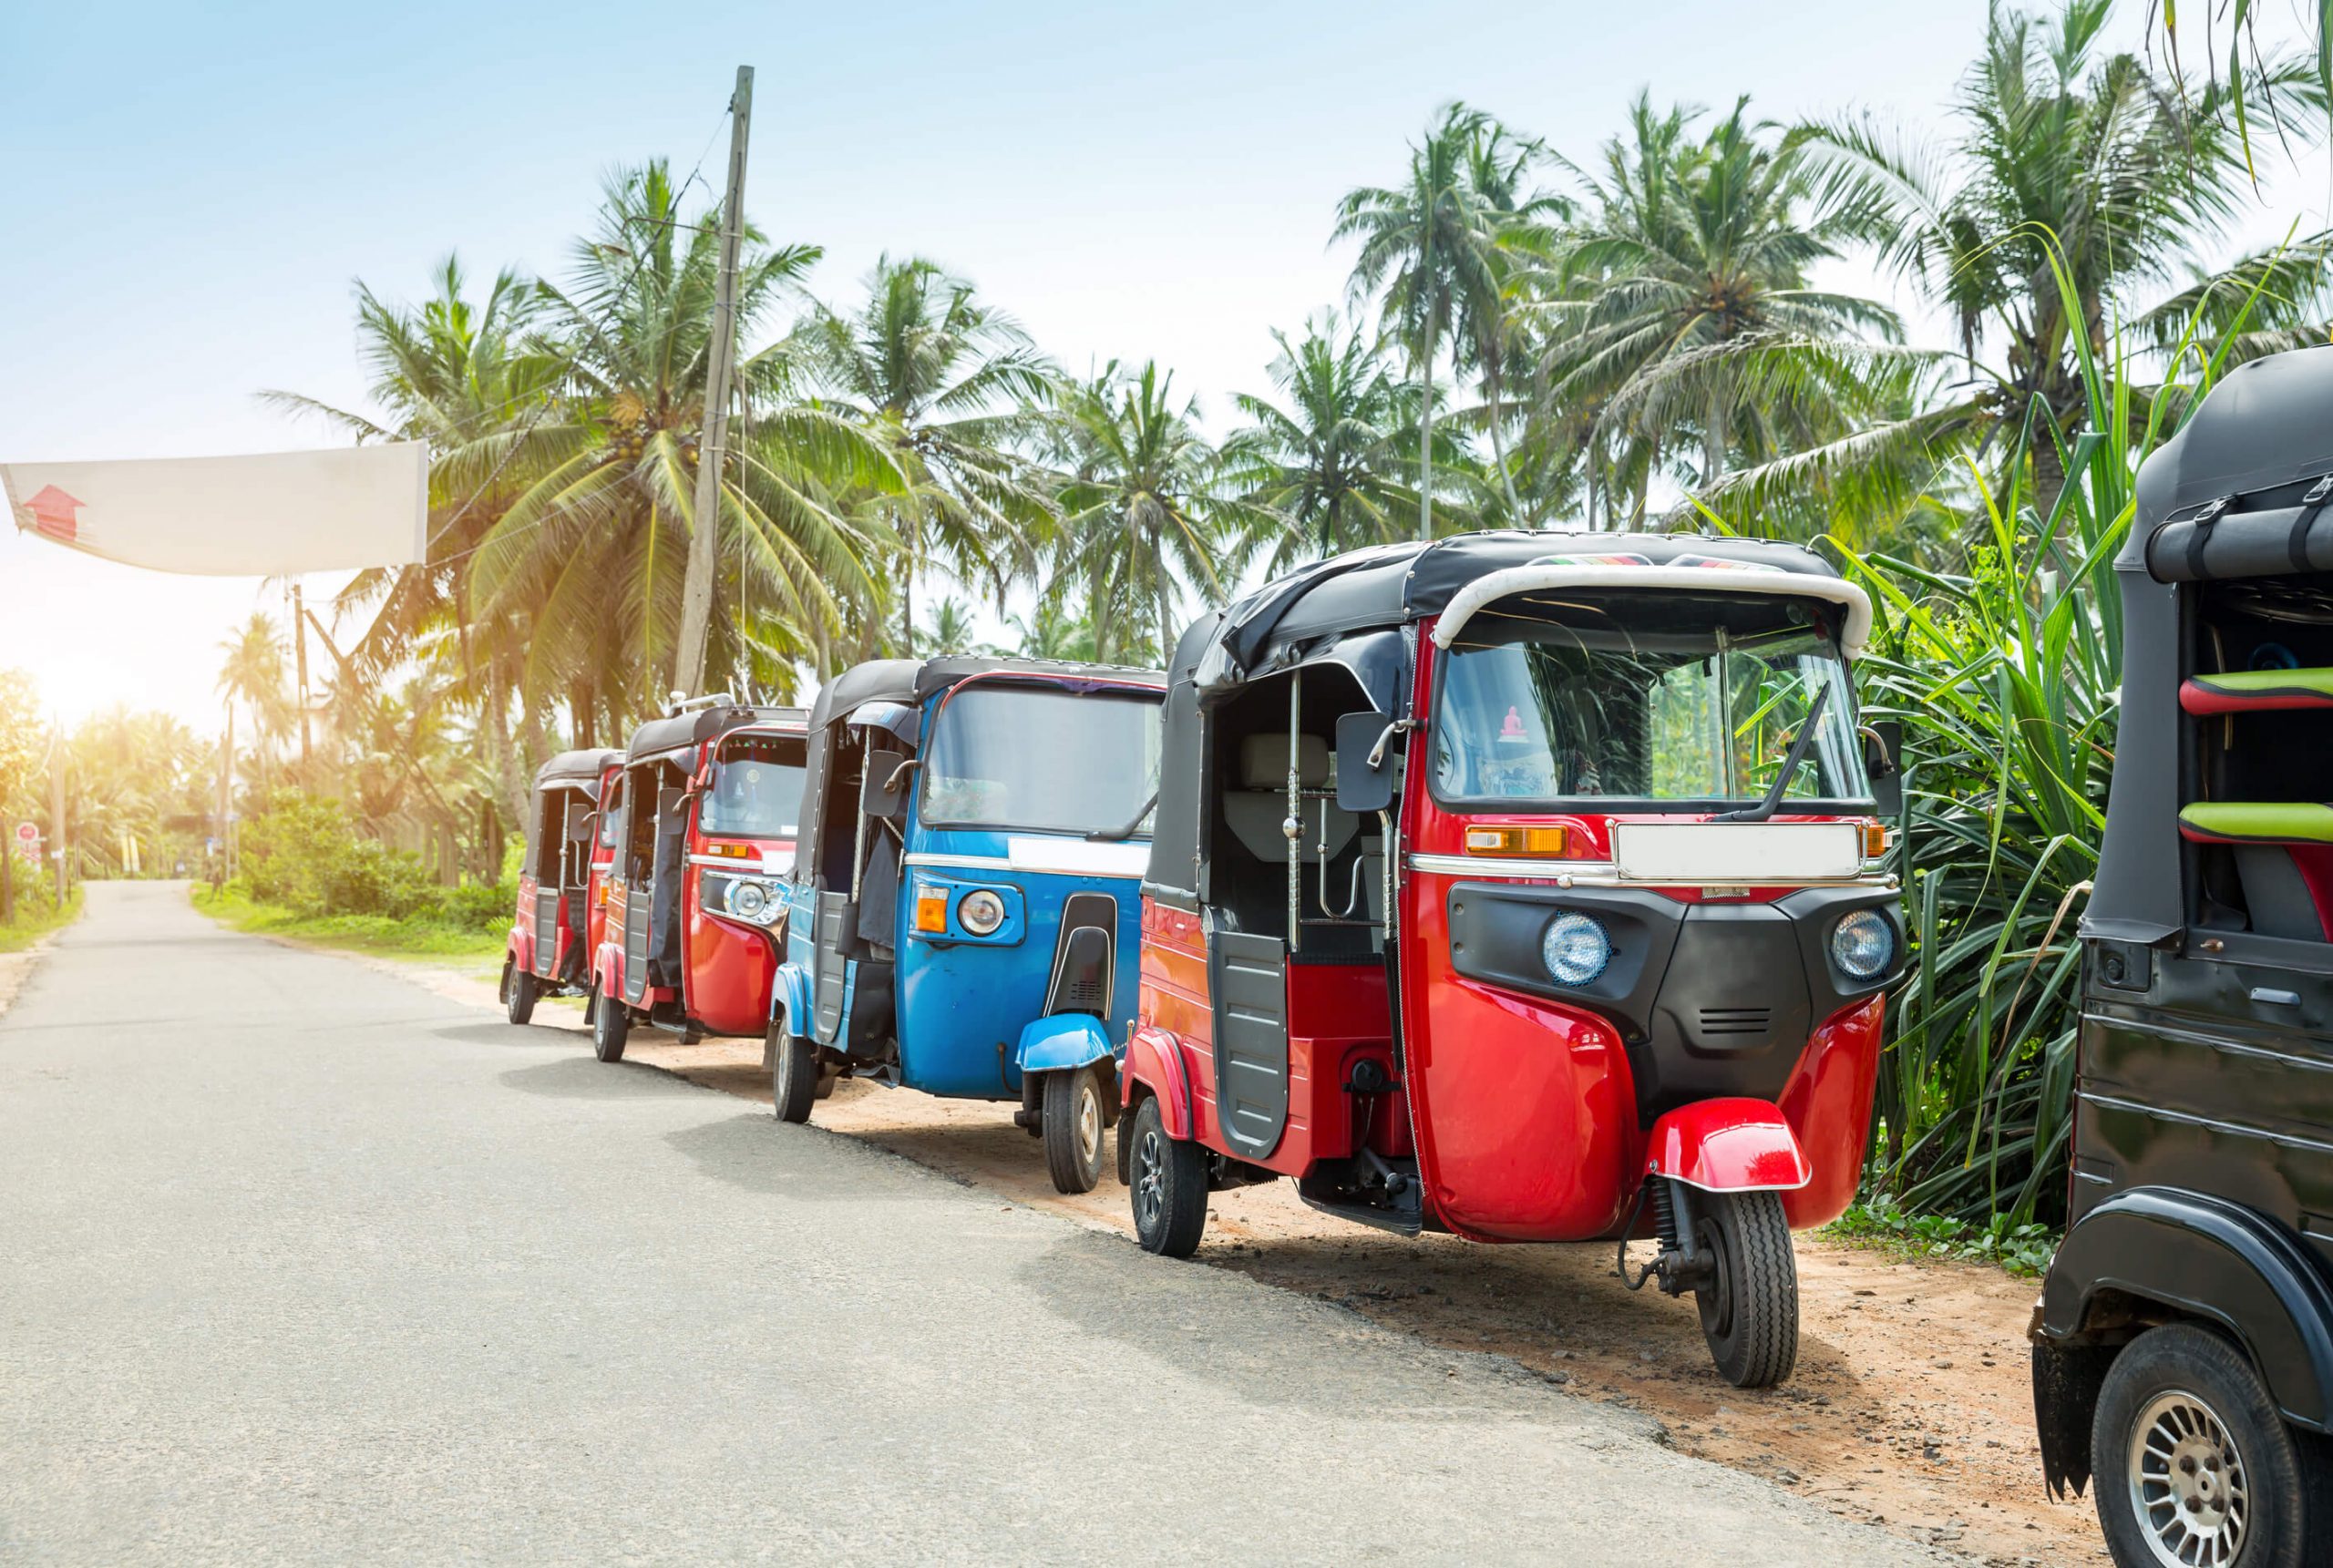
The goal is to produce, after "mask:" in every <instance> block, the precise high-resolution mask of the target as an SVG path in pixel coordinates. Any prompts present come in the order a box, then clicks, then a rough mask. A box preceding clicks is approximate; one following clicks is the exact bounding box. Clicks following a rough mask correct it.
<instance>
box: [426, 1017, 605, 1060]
mask: <svg viewBox="0 0 2333 1568" xmlns="http://www.w3.org/2000/svg"><path fill="white" fill-rule="evenodd" d="M429 1032H430V1033H431V1034H434V1035H436V1036H437V1038H438V1039H439V1040H460V1041H461V1042H462V1043H463V1044H465V1045H559V1046H570V1047H571V1046H572V1045H573V1044H574V1043H575V1041H576V1040H578V1039H581V1030H563V1029H537V1028H535V1027H534V1026H533V1025H532V1024H528V1025H525V1026H523V1027H521V1026H518V1025H513V1024H508V1023H460V1024H454V1025H452V1026H450V1027H448V1028H445V1029H433V1030H430V1031H429ZM592 1065H594V1066H598V1065H599V1063H598V1062H597V1061H594V1062H593V1063H592Z"/></svg>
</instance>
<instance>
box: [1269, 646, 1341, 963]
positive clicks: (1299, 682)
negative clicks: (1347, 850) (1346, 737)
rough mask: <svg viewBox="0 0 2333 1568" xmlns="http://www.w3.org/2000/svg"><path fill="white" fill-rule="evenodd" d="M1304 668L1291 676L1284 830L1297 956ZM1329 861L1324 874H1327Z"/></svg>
mask: <svg viewBox="0 0 2333 1568" xmlns="http://www.w3.org/2000/svg"><path fill="white" fill-rule="evenodd" d="M1303 712H1304V671H1301V670H1294V671H1290V672H1289V677H1288V816H1287V819H1286V820H1285V821H1283V822H1282V823H1281V824H1280V832H1281V833H1282V834H1284V835H1287V838H1288V952H1289V956H1290V958H1294V957H1295V956H1296V943H1297V938H1298V937H1299V936H1300V934H1301V930H1302V927H1303V919H1304V771H1303V766H1302V761H1303V756H1304V750H1303V747H1304V733H1303V730H1302V717H1303ZM1328 874H1329V868H1328V866H1327V865H1326V863H1323V864H1322V866H1321V876H1327V875H1328Z"/></svg>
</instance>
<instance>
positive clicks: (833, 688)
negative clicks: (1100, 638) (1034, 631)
mask: <svg viewBox="0 0 2333 1568" xmlns="http://www.w3.org/2000/svg"><path fill="white" fill-rule="evenodd" d="M993 674H1007V675H1043V676H1047V677H1051V678H1053V679H1056V680H1073V681H1074V680H1080V679H1083V680H1088V681H1113V682H1140V683H1144V684H1148V685H1154V686H1155V685H1163V684H1164V683H1165V682H1166V676H1165V675H1163V674H1161V673H1160V672H1159V671H1156V670H1134V669H1127V668H1124V667H1121V666H1118V665H1115V664H1076V663H1072V662H1070V661H1067V660H1063V659H983V658H975V657H973V656H972V655H970V654H962V653H949V654H942V655H941V656H940V657H939V658H936V659H870V660H868V661H867V662H866V663H864V664H854V665H852V666H851V667H850V668H849V669H848V670H846V671H843V672H842V673H841V674H839V675H838V676H836V677H835V678H834V679H833V680H831V681H829V682H827V683H826V685H825V686H824V687H823V688H821V689H820V690H819V692H818V699H817V702H815V703H813V704H812V705H811V708H810V727H811V728H812V729H814V730H822V729H824V728H826V727H827V725H828V724H831V723H835V722H836V721H837V720H838V719H845V718H848V717H849V716H850V714H851V713H852V712H854V711H855V710H857V709H858V707H859V706H860V705H861V704H862V703H867V702H899V703H903V704H905V705H906V706H909V707H913V706H915V705H916V704H918V703H920V702H922V701H923V700H924V699H925V698H926V697H929V696H930V695H931V694H932V693H933V692H945V691H947V690H948V689H949V688H950V687H951V686H955V685H959V684H961V682H966V681H969V680H971V678H972V677H973V676H975V675H993Z"/></svg>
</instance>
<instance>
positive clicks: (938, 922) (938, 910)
mask: <svg viewBox="0 0 2333 1568" xmlns="http://www.w3.org/2000/svg"><path fill="white" fill-rule="evenodd" d="M915 928H916V929H917V930H919V931H944V930H946V929H947V928H948V895H947V894H945V893H940V892H934V891H931V890H929V889H927V890H925V891H923V892H920V893H918V894H917V895H916V896H915Z"/></svg>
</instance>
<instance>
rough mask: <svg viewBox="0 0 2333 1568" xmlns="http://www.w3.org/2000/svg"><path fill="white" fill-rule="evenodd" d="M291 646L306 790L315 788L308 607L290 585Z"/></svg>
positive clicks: (302, 777) (298, 587) (301, 763)
mask: <svg viewBox="0 0 2333 1568" xmlns="http://www.w3.org/2000/svg"><path fill="white" fill-rule="evenodd" d="M292 635H293V639H294V641H293V646H294V647H295V648H297V649H298V650H299V667H300V670H299V672H300V774H301V778H300V782H301V784H303V785H304V786H306V787H307V788H310V789H313V788H314V787H315V780H314V778H313V776H311V775H310V774H309V773H308V607H307V604H306V601H305V600H302V599H301V597H300V585H299V584H298V583H297V582H294V583H293V585H292Z"/></svg>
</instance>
